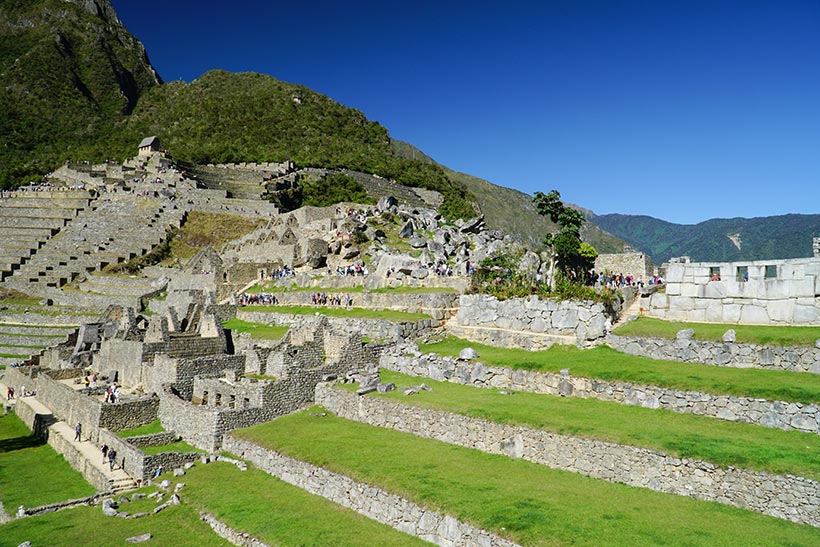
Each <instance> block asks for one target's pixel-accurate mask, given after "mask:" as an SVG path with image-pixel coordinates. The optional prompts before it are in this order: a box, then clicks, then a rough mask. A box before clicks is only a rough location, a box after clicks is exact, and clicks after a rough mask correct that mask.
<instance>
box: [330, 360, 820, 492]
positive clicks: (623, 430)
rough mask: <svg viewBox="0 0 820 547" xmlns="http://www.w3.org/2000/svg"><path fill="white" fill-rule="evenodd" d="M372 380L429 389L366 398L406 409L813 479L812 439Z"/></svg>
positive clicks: (693, 419)
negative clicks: (376, 399)
mask: <svg viewBox="0 0 820 547" xmlns="http://www.w3.org/2000/svg"><path fill="white" fill-rule="evenodd" d="M380 376H381V378H382V381H383V382H394V383H395V384H396V385H397V386H399V387H401V386H411V385H418V384H419V382H421V381H424V382H425V383H426V384H427V385H429V386H431V387H432V388H433V390H432V391H422V392H420V393H419V394H418V395H414V396H412V397H407V396H405V395H404V394H403V393H401V392H400V391H393V392H389V393H385V394H379V393H372V394H369V395H368V397H384V398H387V399H392V400H395V401H398V402H401V403H402V404H406V405H413V406H419V407H425V408H433V409H436V410H442V411H445V412H454V413H457V414H463V415H465V416H470V417H473V418H482V419H485V420H488V421H492V422H497V423H503V424H512V425H523V426H526V427H530V428H533V429H543V430H546V431H551V432H554V433H560V434H563V435H572V436H577V437H584V438H588V439H595V440H600V441H608V442H613V443H618V444H624V445H631V446H638V447H642V448H647V449H649V450H659V451H662V452H665V453H667V454H669V455H673V456H677V457H680V458H693V459H698V460H705V461H708V462H712V463H715V464H718V465H721V466H723V467H728V466H730V465H731V466H735V467H742V468H747V469H753V470H756V471H768V472H771V473H777V474H787V473H791V474H794V475H798V476H802V477H806V478H811V479H815V480H820V435H815V434H811V433H801V432H799V431H783V430H782V429H773V428H764V427H759V426H755V425H752V424H745V423H739V422H728V421H725V420H718V419H717V418H708V417H705V416H696V415H694V414H679V413H677V412H672V411H671V410H653V409H649V408H643V407H638V406H630V405H621V404H618V403H613V402H609V401H599V400H597V399H580V398H576V397H554V396H551V395H539V394H534V393H524V392H516V393H514V394H512V395H509V394H503V393H500V392H499V391H498V390H496V389H482V388H476V387H471V386H463V385H459V384H451V383H447V382H436V381H435V380H430V379H427V378H423V379H420V378H418V377H415V376H407V375H405V374H400V373H398V372H392V371H389V370H384V369H383V370H381V371H380ZM356 388H357V386H356V385H355V384H342V385H340V386H339V387H338V389H346V390H348V391H355V390H356Z"/></svg>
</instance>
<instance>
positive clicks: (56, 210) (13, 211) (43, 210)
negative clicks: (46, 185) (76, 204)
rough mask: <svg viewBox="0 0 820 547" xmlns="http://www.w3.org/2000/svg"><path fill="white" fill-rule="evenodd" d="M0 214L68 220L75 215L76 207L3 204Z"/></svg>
mask: <svg viewBox="0 0 820 547" xmlns="http://www.w3.org/2000/svg"><path fill="white" fill-rule="evenodd" d="M2 215H3V216H6V217H31V218H60V219H64V220H68V219H71V218H74V217H75V216H77V209H73V208H65V207H59V206H56V207H55V206H49V207H42V206H40V207H25V206H17V205H4V206H3V209H2Z"/></svg>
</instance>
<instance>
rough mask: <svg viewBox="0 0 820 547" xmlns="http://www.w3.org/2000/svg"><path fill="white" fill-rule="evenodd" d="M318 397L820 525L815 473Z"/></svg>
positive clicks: (387, 420) (587, 469)
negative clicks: (754, 467) (774, 471)
mask: <svg viewBox="0 0 820 547" xmlns="http://www.w3.org/2000/svg"><path fill="white" fill-rule="evenodd" d="M316 402H317V404H320V405H322V406H324V407H325V408H326V409H328V410H329V411H331V412H333V413H335V414H337V415H338V416H341V417H342V418H347V419H348V420H356V421H359V422H364V423H367V424H370V425H374V426H377V427H387V428H391V429H395V430H397V431H403V432H405V433H411V434H413V435H416V436H419V437H426V438H430V439H436V440H440V441H444V442H448V443H452V444H457V445H460V446H466V447H468V448H475V449H478V450H482V451H484V452H489V453H492V454H503V455H506V456H509V457H511V458H522V459H524V460H527V461H531V462H534V463H538V464H542V465H547V466H549V467H553V468H556V469H562V470H564V471H571V472H573V473H580V474H583V475H587V476H590V477H593V478H597V479H604V480H607V481H610V482H620V483H624V484H628V485H630V486H639V487H643V488H651V489H652V490H656V491H659V492H665V493H668V494H677V495H681V496H690V497H693V498H697V499H703V500H709V501H717V502H721V503H727V504H730V505H735V506H737V507H742V508H744V509H750V510H752V511H756V512H758V513H764V514H766V515H771V516H774V517H778V518H783V519H787V520H791V521H794V522H799V523H803V524H809V525H812V526H820V483H818V482H817V481H813V480H809V479H804V478H800V477H794V476H791V475H789V476H780V475H771V474H769V473H761V472H754V471H749V470H745V469H736V468H733V467H730V468H726V469H724V468H721V467H718V466H716V465H713V464H710V463H707V462H703V461H699V460H691V459H686V458H683V459H681V458H675V457H671V456H667V455H666V454H663V453H659V452H656V451H653V450H647V449H643V448H636V447H632V446H623V445H618V444H613V443H608V442H601V441H594V440H588V439H581V438H576V437H570V436H564V435H558V434H555V433H550V432H547V431H542V430H538V429H530V428H527V427H521V426H514V425H503V424H498V423H494V422H489V421H486V420H481V419H477V418H470V417H467V416H462V415H460V414H453V413H449V412H442V411H439V410H432V409H427V408H421V407H416V406H411V405H406V404H401V403H398V402H394V401H390V400H387V399H382V398H378V397H367V396H365V397H359V396H358V395H356V394H355V393H351V392H349V391H346V390H342V389H337V388H334V387H333V385H332V384H329V383H321V384H319V385H318V386H317V387H316Z"/></svg>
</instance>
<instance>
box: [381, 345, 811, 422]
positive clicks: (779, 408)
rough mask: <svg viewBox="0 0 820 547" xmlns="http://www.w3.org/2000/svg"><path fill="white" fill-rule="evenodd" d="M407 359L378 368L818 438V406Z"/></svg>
mask: <svg viewBox="0 0 820 547" xmlns="http://www.w3.org/2000/svg"><path fill="white" fill-rule="evenodd" d="M413 351H415V353H416V354H415V355H410V356H407V355H405V354H404V353H405V351H403V350H401V348H400V349H399V350H398V351H394V352H393V353H390V352H384V353H383V354H382V356H381V358H380V360H379V366H381V367H383V368H387V369H390V370H395V371H397V372H402V373H404V374H410V375H413V376H423V377H427V378H432V379H433V380H440V381H449V382H453V383H457V384H465V385H472V386H476V387H494V388H503V389H512V390H515V391H528V392H532V393H543V394H547V395H560V396H564V397H581V398H589V399H600V400H602V401H613V402H616V403H620V404H626V405H635V406H642V407H646V408H664V409H667V410H673V411H675V412H680V413H691V414H699V415H702V416H710V417H713V418H719V419H721V420H729V421H735V422H747V423H752V424H756V425H761V426H764V427H774V428H779V429H786V430H789V429H796V430H798V431H803V432H807V433H820V406H819V405H816V404H802V403H786V402H782V401H767V400H765V399H750V398H746V397H735V396H731V395H713V394H710V393H702V392H698V391H680V390H675V389H668V388H663V387H658V386H642V385H635V384H629V383H625V382H617V381H607V380H599V379H590V378H582V377H577V376H570V375H569V373H567V374H555V373H542V372H533V371H528V370H513V369H511V368H505V367H493V366H487V365H484V364H483V363H481V362H468V361H463V360H459V359H453V358H450V357H439V356H437V355H435V354H427V355H421V354H419V353H418V350H417V349H415V350H414V349H413V348H411V349H410V350H408V352H413Z"/></svg>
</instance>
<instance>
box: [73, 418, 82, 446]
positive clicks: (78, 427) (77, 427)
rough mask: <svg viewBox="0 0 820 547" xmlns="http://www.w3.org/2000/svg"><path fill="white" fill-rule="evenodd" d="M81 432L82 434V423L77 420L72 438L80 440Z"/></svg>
mask: <svg viewBox="0 0 820 547" xmlns="http://www.w3.org/2000/svg"><path fill="white" fill-rule="evenodd" d="M82 434H83V424H81V423H80V422H77V425H75V426H74V440H75V441H80V442H82V438H81V436H82Z"/></svg>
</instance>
